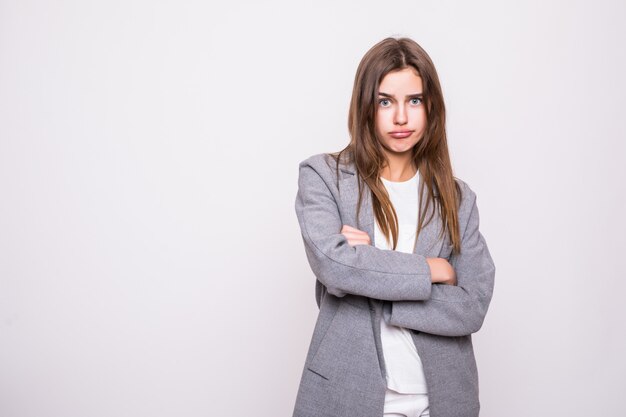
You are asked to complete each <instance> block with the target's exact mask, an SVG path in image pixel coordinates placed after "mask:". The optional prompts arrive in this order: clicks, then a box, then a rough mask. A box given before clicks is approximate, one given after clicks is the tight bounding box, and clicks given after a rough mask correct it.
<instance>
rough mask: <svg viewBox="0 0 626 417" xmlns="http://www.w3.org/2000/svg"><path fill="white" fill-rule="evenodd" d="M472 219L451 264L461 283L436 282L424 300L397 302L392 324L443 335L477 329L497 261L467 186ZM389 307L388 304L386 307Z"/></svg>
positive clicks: (490, 290)
mask: <svg viewBox="0 0 626 417" xmlns="http://www.w3.org/2000/svg"><path fill="white" fill-rule="evenodd" d="M465 193H466V194H467V196H468V198H467V201H466V205H465V210H466V209H467V207H469V210H470V211H469V218H468V221H467V224H466V226H465V231H464V232H463V234H462V238H461V252H460V253H459V254H453V255H452V256H451V258H450V263H451V265H452V267H453V268H454V270H455V272H456V277H457V285H446V284H433V286H432V292H431V296H430V298H429V299H428V300H424V301H395V302H392V303H391V304H390V307H391V311H390V313H391V315H390V316H386V317H388V321H389V323H390V324H393V325H396V326H401V327H406V328H410V329H414V330H419V331H422V332H426V333H432V334H437V335H442V336H464V335H468V334H471V333H475V332H477V331H478V330H479V329H480V328H481V327H482V324H483V321H484V319H485V315H486V314H487V309H488V308H489V304H490V302H491V297H492V294H493V288H494V279H495V272H496V268H495V264H494V262H493V259H492V258H491V254H490V253H489V249H488V248H487V243H486V242H485V239H484V237H483V235H482V234H481V233H480V231H479V227H478V226H479V215H478V207H477V205H476V194H475V193H474V192H473V191H472V190H471V189H470V188H469V186H467V185H466V186H465ZM385 307H388V306H385Z"/></svg>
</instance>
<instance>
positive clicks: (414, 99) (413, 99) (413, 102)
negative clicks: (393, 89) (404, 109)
mask: <svg viewBox="0 0 626 417" xmlns="http://www.w3.org/2000/svg"><path fill="white" fill-rule="evenodd" d="M416 100H419V103H416ZM411 103H412V104H421V103H422V99H421V98H419V97H415V98H412V99H411Z"/></svg>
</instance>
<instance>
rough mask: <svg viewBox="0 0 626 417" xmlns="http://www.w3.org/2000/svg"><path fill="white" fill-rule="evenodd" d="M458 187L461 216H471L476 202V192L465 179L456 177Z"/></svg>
mask: <svg viewBox="0 0 626 417" xmlns="http://www.w3.org/2000/svg"><path fill="white" fill-rule="evenodd" d="M454 181H456V184H457V189H458V190H459V193H460V195H459V199H460V203H459V217H469V214H470V212H471V211H472V208H473V207H474V205H475V204H476V193H475V192H474V190H473V189H472V187H471V186H470V185H469V184H468V183H467V182H466V181H464V180H462V179H461V178H458V177H454Z"/></svg>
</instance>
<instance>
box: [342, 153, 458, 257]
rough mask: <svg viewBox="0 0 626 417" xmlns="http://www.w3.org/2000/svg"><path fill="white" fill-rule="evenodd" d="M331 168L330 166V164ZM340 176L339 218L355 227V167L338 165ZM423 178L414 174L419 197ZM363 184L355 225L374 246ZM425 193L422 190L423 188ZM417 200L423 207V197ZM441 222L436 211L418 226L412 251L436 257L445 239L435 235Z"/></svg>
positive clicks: (369, 201)
mask: <svg viewBox="0 0 626 417" xmlns="http://www.w3.org/2000/svg"><path fill="white" fill-rule="evenodd" d="M333 169H334V167H333ZM339 170H340V176H339V194H340V198H341V206H342V207H341V209H340V211H341V215H342V218H343V222H344V224H348V225H350V226H352V227H357V224H356V207H357V202H358V197H359V188H358V178H357V174H356V169H355V167H354V164H353V163H350V164H347V165H340V167H339ZM422 183H423V178H422V175H421V173H420V174H419V175H418V187H417V189H416V190H415V192H416V193H417V194H418V199H419V188H420V187H421V186H422ZM363 186H364V187H365V188H364V189H363V201H362V202H361V213H360V216H359V226H360V229H361V230H363V231H365V232H367V234H368V235H369V237H370V239H371V242H372V246H375V245H376V242H375V233H374V222H375V218H374V210H373V207H372V196H371V192H370V190H369V188H368V187H367V185H366V184H365V183H363ZM424 193H426V190H424ZM419 203H420V205H421V206H422V210H424V206H425V198H424V199H423V200H422V199H419ZM433 210H434V204H432V203H431V205H430V207H429V209H428V212H427V213H426V217H425V220H428V218H429V217H430V216H431V212H432V211H433ZM441 226H442V221H441V218H440V217H439V215H438V214H437V213H435V215H434V216H433V218H432V220H431V221H430V222H429V223H428V224H427V225H426V226H425V227H423V228H422V230H421V231H420V234H419V236H417V238H416V242H415V246H414V248H413V253H415V254H420V255H422V256H426V257H437V256H438V255H439V253H440V251H441V248H442V246H443V243H444V240H445V238H446V236H445V234H444V237H443V238H439V236H438V234H439V230H440V229H441Z"/></svg>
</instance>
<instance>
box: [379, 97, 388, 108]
mask: <svg viewBox="0 0 626 417" xmlns="http://www.w3.org/2000/svg"><path fill="white" fill-rule="evenodd" d="M378 104H380V105H381V106H383V107H388V106H389V99H386V98H383V99H380V100H378Z"/></svg>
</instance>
